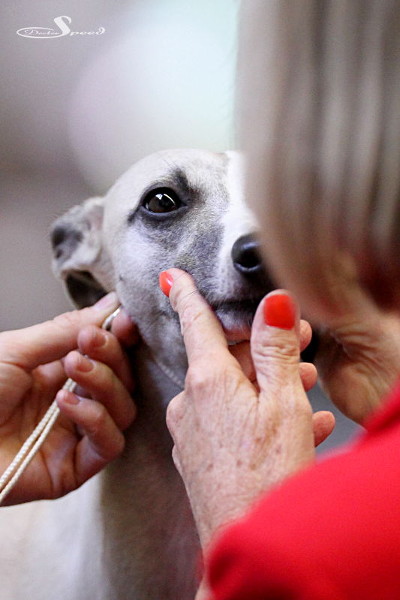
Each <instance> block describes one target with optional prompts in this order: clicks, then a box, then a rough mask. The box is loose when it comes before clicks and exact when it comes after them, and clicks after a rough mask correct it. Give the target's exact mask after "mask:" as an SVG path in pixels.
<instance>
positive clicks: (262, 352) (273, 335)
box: [251, 290, 305, 397]
mask: <svg viewBox="0 0 400 600" xmlns="http://www.w3.org/2000/svg"><path fill="white" fill-rule="evenodd" d="M299 329H300V317H299V308H298V306H297V303H296V302H295V300H294V298H293V297H292V296H291V295H290V294H289V293H288V292H287V291H285V290H276V291H274V292H271V293H270V294H268V295H267V296H266V297H265V298H264V300H263V301H262V302H261V303H260V305H259V307H258V309H257V312H256V314H255V317H254V322H253V326H252V333H251V353H252V358H253V362H254V367H255V370H256V374H257V381H258V385H259V386H260V390H261V392H266V393H271V392H272V393H276V392H278V391H280V390H281V388H282V387H285V388H287V387H288V386H295V387H298V389H299V390H301V392H302V394H301V396H302V397H303V396H305V393H304V390H303V385H302V383H301V378H300V371H299V362H300V336H299Z"/></svg>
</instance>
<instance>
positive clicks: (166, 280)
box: [158, 271, 174, 297]
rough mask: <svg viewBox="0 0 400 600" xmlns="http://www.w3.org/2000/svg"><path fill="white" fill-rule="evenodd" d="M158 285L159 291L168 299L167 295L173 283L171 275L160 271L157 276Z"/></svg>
mask: <svg viewBox="0 0 400 600" xmlns="http://www.w3.org/2000/svg"><path fill="white" fill-rule="evenodd" d="M158 279H159V284H160V289H161V291H162V292H163V293H164V294H165V295H166V296H167V297H169V293H170V291H171V287H172V284H173V283H174V280H173V278H172V275H171V274H170V273H168V271H162V272H161V273H160V275H159V278H158Z"/></svg>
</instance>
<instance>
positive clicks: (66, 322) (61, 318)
mask: <svg viewBox="0 0 400 600" xmlns="http://www.w3.org/2000/svg"><path fill="white" fill-rule="evenodd" d="M79 320H80V319H79V311H78V310H71V311H69V312H66V313H63V314H62V315H57V316H55V317H54V318H53V323H55V324H56V325H57V326H59V327H61V328H63V329H67V328H72V327H73V328H74V327H76V324H77V323H78V322H79Z"/></svg>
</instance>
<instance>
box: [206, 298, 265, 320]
mask: <svg viewBox="0 0 400 600" xmlns="http://www.w3.org/2000/svg"><path fill="white" fill-rule="evenodd" d="M262 299H263V296H261V297H258V298H245V299H243V300H237V299H229V300H220V301H216V302H211V303H210V305H211V308H212V309H213V310H214V311H216V312H231V311H234V312H239V313H240V312H243V313H253V315H254V314H255V312H256V310H257V307H258V305H259V304H260V302H261V300H262Z"/></svg>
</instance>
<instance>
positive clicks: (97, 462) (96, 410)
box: [57, 390, 125, 485]
mask: <svg viewBox="0 0 400 600" xmlns="http://www.w3.org/2000/svg"><path fill="white" fill-rule="evenodd" d="M57 404H58V406H59V408H60V410H61V413H62V414H63V415H64V416H65V417H67V418H68V419H70V420H71V421H73V422H74V423H75V424H76V426H77V427H79V430H80V431H81V432H82V434H83V435H84V437H83V438H82V440H80V442H79V443H78V445H77V448H76V454H75V469H76V478H77V480H78V485H80V484H81V483H83V482H84V481H86V480H87V479H89V478H90V477H92V476H93V475H95V474H96V473H98V472H99V471H100V470H101V469H102V468H103V467H104V466H105V465H107V464H108V463H109V462H110V461H111V460H113V459H114V458H116V457H117V456H119V455H120V454H121V452H122V450H123V449H124V445H125V438H124V436H123V434H122V433H121V431H120V429H119V428H118V426H117V424H116V423H115V421H114V420H113V419H112V417H111V415H110V414H109V413H108V412H107V410H106V408H105V406H104V405H103V404H100V403H99V402H95V401H93V400H88V399H86V398H80V397H77V396H76V395H75V394H72V393H71V392H68V391H66V390H61V391H60V392H59V393H58V394H57Z"/></svg>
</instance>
